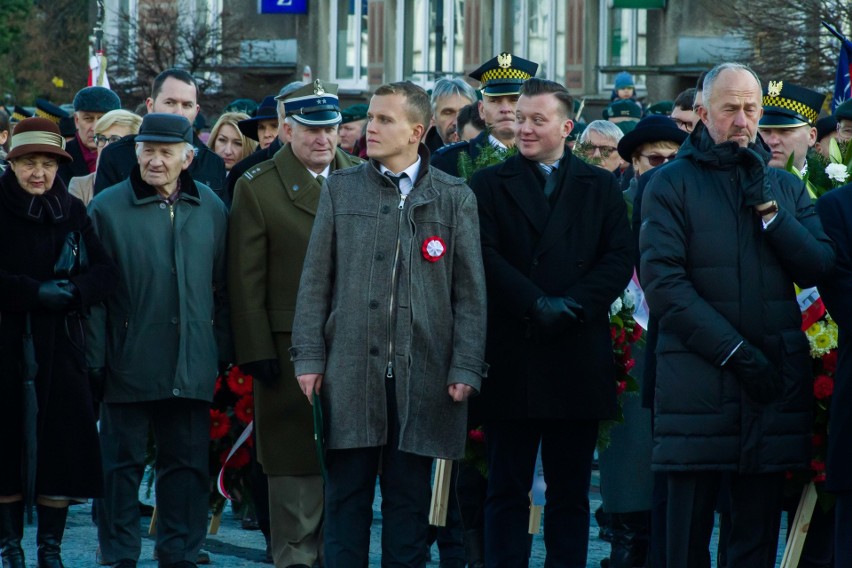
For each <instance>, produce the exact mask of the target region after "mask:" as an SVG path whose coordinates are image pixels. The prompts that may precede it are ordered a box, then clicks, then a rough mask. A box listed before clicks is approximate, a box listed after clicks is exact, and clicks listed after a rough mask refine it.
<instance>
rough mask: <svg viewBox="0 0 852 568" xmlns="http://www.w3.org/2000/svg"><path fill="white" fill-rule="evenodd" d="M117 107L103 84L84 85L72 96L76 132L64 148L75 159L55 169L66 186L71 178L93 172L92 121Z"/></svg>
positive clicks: (95, 161)
mask: <svg viewBox="0 0 852 568" xmlns="http://www.w3.org/2000/svg"><path fill="white" fill-rule="evenodd" d="M120 108H121V101H120V100H119V98H118V95H116V94H115V93H113V92H112V91H110V90H109V89H107V88H105V87H86V88H85V89H80V90H79V91H78V92H77V94H76V95H75V96H74V125H75V126H76V128H77V133H76V134H75V135H74V139H73V140H70V141H69V142H68V145H67V146H66V147H65V149H66V150H67V151H68V153H69V154H71V157H72V158H74V161H73V162H70V163H68V164H62V165H61V166H59V172H58V175H59V177H60V178H61V179H62V181H64V182H65V184H66V185H67V184H68V182H70V181H71V178H72V177H77V176H86V175H89V174H90V173H92V172H93V171H95V168H96V167H97V164H98V147H97V144H96V143H95V123H96V122H97V121H98V119H100V118H101V117H102V116H103V115H104V114H106V113H108V112H109V111H111V110H116V109H120ZM116 181H118V180H116Z"/></svg>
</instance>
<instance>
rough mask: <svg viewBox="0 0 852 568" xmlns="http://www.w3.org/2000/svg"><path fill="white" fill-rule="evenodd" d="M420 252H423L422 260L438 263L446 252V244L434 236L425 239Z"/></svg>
mask: <svg viewBox="0 0 852 568" xmlns="http://www.w3.org/2000/svg"><path fill="white" fill-rule="evenodd" d="M420 250H422V251H423V258H425V259H426V260H428V261H429V262H438V260H439V259H440V258H441V257H442V256H444V253H445V252H447V244H446V243H445V242H444V239H442V238H441V237H439V236H437V235H435V236H433V237H427V238H426V240H425V241H423V246H422V247H420Z"/></svg>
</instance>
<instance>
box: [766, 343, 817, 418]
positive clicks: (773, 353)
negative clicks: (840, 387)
mask: <svg viewBox="0 0 852 568" xmlns="http://www.w3.org/2000/svg"><path fill="white" fill-rule="evenodd" d="M764 349H765V350H766V356H767V357H768V358H769V360H770V361H771V362H772V363H773V364H775V365H776V368H777V369H778V373H779V375H780V380H781V381H782V384H783V387H784V390H783V394H782V397H781V408H782V410H792V411H810V408H811V403H812V402H813V362H812V360H811V354H810V345H809V344H808V338H807V337H805V334H804V332H802V331H801V330H799V329H789V330H786V331H782V332H781V333H779V334H777V335H773V336H770V337H767V338H766V340H765V343H764Z"/></svg>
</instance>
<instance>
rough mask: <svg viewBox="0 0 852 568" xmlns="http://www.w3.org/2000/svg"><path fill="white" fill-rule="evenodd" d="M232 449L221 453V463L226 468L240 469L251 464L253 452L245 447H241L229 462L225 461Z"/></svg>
mask: <svg viewBox="0 0 852 568" xmlns="http://www.w3.org/2000/svg"><path fill="white" fill-rule="evenodd" d="M229 453H230V450H224V451H223V452H222V453H221V454H219V463H221V464H223V465H224V466H225V469H240V468H243V467H245V466H247V465H248V464H249V461H251V454H249V451H248V450H247V449H245V448H240V449H238V450H237V451H236V452H234V455H233V456H231V459H229V460H228V463H225V460H226V459H227V458H228V454H229Z"/></svg>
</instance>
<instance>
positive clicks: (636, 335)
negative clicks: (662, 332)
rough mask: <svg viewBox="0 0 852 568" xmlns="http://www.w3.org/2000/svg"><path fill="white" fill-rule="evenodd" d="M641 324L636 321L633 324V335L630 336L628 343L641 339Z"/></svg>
mask: <svg viewBox="0 0 852 568" xmlns="http://www.w3.org/2000/svg"><path fill="white" fill-rule="evenodd" d="M643 331H644V330H643V329H642V326H641V325H639V324H638V323H634V324H633V335H632V336H631V337H630V343H636V342H637V341H639V340H640V339H642V332H643Z"/></svg>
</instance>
